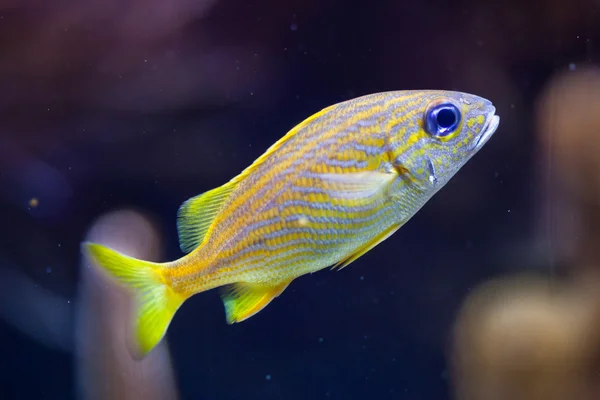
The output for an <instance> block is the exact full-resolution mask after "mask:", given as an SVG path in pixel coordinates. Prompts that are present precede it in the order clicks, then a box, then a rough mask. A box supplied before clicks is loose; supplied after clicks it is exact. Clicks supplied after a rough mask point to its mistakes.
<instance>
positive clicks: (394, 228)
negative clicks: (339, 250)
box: [331, 224, 402, 271]
mask: <svg viewBox="0 0 600 400" xmlns="http://www.w3.org/2000/svg"><path fill="white" fill-rule="evenodd" d="M401 226H402V224H397V225H393V226H392V227H390V228H389V229H388V230H386V231H383V232H382V233H380V234H379V235H378V236H375V238H373V239H372V240H371V241H370V242H367V243H365V244H364V245H363V246H362V247H359V248H358V249H357V250H356V251H355V252H354V253H352V254H350V255H349V256H348V257H346V258H344V259H343V260H340V261H339V262H338V263H337V264H335V265H334V266H333V267H331V269H336V268H337V269H338V271H339V270H341V269H342V268H345V267H347V266H348V265H350V264H351V263H353V262H354V261H356V260H358V259H359V258H360V257H361V256H363V255H364V254H365V253H367V252H368V251H369V250H371V249H372V248H373V247H375V246H377V245H378V244H379V243H381V242H383V241H384V240H386V239H387V238H389V237H390V236H392V235H393V234H394V233H395V232H396V231H397V230H398V229H400V227H401Z"/></svg>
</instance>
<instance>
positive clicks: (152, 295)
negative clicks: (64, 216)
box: [82, 243, 185, 358]
mask: <svg viewBox="0 0 600 400" xmlns="http://www.w3.org/2000/svg"><path fill="white" fill-rule="evenodd" d="M82 247H83V250H84V252H85V253H86V254H87V255H88V256H89V257H90V259H92V260H93V261H94V262H96V264H98V265H99V266H100V267H101V268H102V269H103V270H104V271H106V272H107V273H108V274H109V275H110V276H111V277H113V278H114V279H116V280H117V281H118V282H119V283H121V284H122V285H124V286H125V287H126V288H127V289H128V290H129V291H131V292H132V294H133V297H134V299H135V302H136V310H135V319H134V321H133V322H134V323H133V332H134V335H135V342H134V343H133V344H134V347H135V348H134V349H130V350H131V351H132V353H133V355H134V356H135V357H136V358H142V357H143V356H145V355H146V354H148V353H149V352H150V351H151V350H152V349H153V348H154V347H155V346H156V345H157V344H158V343H159V342H160V341H161V339H162V338H163V336H164V335H165V333H166V331H167V328H168V327H169V324H170V323H171V320H172V319H173V316H174V315H175V312H176V311H177V309H178V308H179V307H180V306H181V304H183V302H184V301H185V298H184V297H183V296H181V295H179V294H178V293H176V292H174V291H173V290H172V289H171V287H170V286H168V285H167V284H165V282H164V280H163V277H162V274H161V270H160V269H161V268H162V265H161V264H159V263H153V262H149V261H143V260H138V259H136V258H133V257H129V256H126V255H124V254H121V253H119V252H117V251H115V250H112V249H109V248H107V247H105V246H102V245H100V244H95V243H83V245H82Z"/></svg>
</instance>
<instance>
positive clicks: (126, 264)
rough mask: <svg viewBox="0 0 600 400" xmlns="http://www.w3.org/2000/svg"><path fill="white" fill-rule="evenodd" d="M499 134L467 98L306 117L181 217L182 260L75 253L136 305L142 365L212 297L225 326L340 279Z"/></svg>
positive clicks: (386, 95)
mask: <svg viewBox="0 0 600 400" xmlns="http://www.w3.org/2000/svg"><path fill="white" fill-rule="evenodd" d="M499 123H500V117H499V116H498V115H496V108H495V107H494V105H493V104H492V103H491V102H490V101H489V100H487V99H485V98H483V97H479V96H477V95H474V94H469V93H463V92H458V91H445V90H400V91H388V92H380V93H373V94H368V95H364V96H360V97H357V98H354V99H350V100H346V101H342V102H339V103H336V104H333V105H330V106H328V107H326V108H324V109H322V110H321V111H319V112H317V113H315V114H313V115H311V116H309V117H308V118H306V119H305V120H303V121H302V122H300V123H299V124H298V125H296V126H295V127H293V128H292V129H291V130H290V131H289V132H288V133H287V134H286V135H285V136H283V137H282V138H281V139H279V140H278V141H277V142H275V143H274V144H273V145H272V146H271V147H270V148H268V149H267V150H266V152H265V153H264V154H262V155H261V156H260V157H258V158H257V159H256V160H255V161H254V162H253V163H252V164H251V165H250V166H249V167H247V168H246V169H244V170H243V171H242V172H241V173H240V174H239V175H237V176H235V177H233V178H232V179H231V180H229V181H228V182H227V183H225V184H224V185H222V186H220V187H217V188H215V189H212V190H209V191H206V192H204V193H202V194H200V195H198V196H194V197H192V198H190V199H188V200H187V201H185V202H184V203H183V204H182V205H181V207H180V208H179V210H178V213H177V230H178V237H179V243H180V248H181V250H182V251H183V252H184V253H185V255H183V256H182V257H181V258H179V259H176V260H174V261H170V262H163V263H159V262H150V261H145V260H141V259H136V258H133V257H130V256H127V255H126V254H122V253H119V252H117V251H115V250H113V249H111V248H109V247H106V246H103V245H101V244H98V243H93V242H83V243H82V250H83V252H84V253H85V255H86V256H87V259H88V260H91V261H92V262H94V264H96V265H97V266H99V268H100V269H101V270H103V271H104V272H105V273H106V274H107V275H108V276H110V277H111V278H112V279H113V280H114V281H116V282H117V283H118V284H120V285H122V286H124V287H125V288H127V289H128V290H129V291H130V293H131V295H132V296H133V299H134V302H133V303H134V307H135V309H134V312H133V314H132V315H133V317H132V318H131V320H132V327H131V328H132V334H131V340H130V342H129V343H130V346H129V349H130V351H131V354H132V355H133V356H135V357H138V358H141V357H144V356H145V355H146V354H147V353H148V352H150V351H151V350H152V349H153V348H154V347H155V346H156V345H157V344H158V343H159V342H160V341H161V340H162V338H163V337H164V335H165V334H166V331H167V329H168V327H169V324H170V323H171V321H172V319H173V317H174V315H175V313H176V311H177V310H178V309H179V308H180V307H181V305H182V304H183V303H184V302H185V301H186V300H187V299H189V298H190V297H191V296H193V295H195V294H197V293H201V292H205V291H208V290H211V289H215V288H220V289H219V291H220V294H221V298H222V301H223V304H224V308H225V315H226V321H227V323H229V324H233V323H238V322H241V321H244V320H246V319H248V318H250V317H252V316H254V315H256V314H257V313H258V312H260V311H261V310H263V309H264V308H265V307H266V306H267V305H268V304H269V303H271V301H272V300H273V299H275V298H276V297H278V296H279V295H281V294H282V293H283V292H284V291H285V289H286V288H287V287H288V286H289V285H290V284H291V283H292V282H293V281H294V280H295V279H297V278H299V277H301V276H303V275H306V274H310V273H314V272H317V271H320V270H323V269H325V268H328V267H332V268H333V269H337V270H341V269H343V268H345V267H347V266H348V265H350V264H351V263H352V262H354V261H356V260H357V259H358V258H360V257H362V256H363V255H365V254H366V253H367V252H369V251H370V250H371V249H373V248H374V247H375V246H377V245H378V244H380V243H381V242H383V241H384V240H386V239H388V238H389V237H390V236H391V235H392V234H393V233H394V232H396V231H397V230H398V229H399V228H400V227H402V226H403V225H404V224H406V222H407V221H408V220H409V219H410V218H411V217H412V216H414V215H415V214H416V213H417V212H418V211H419V210H420V209H421V208H422V207H423V206H424V205H425V203H427V201H428V200H429V199H430V198H431V197H432V196H433V195H434V194H435V193H437V192H438V191H439V190H440V189H441V188H442V187H444V186H445V185H446V183H447V182H448V181H449V180H450V179H451V178H452V177H453V176H454V175H455V174H456V173H457V172H458V171H459V170H460V169H461V168H462V166H463V165H464V164H465V163H466V162H467V161H468V160H469V159H470V158H471V157H473V155H475V154H476V153H477V152H478V151H479V150H480V149H481V148H482V147H483V145H484V144H485V143H486V142H487V141H488V140H489V139H490V137H491V136H492V135H493V134H494V132H495V131H496V129H497V128H498V125H499Z"/></svg>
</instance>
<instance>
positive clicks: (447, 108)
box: [425, 103, 461, 137]
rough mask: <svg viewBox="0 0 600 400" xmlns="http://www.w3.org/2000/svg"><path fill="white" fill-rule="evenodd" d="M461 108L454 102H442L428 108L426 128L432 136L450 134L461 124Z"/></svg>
mask: <svg viewBox="0 0 600 400" xmlns="http://www.w3.org/2000/svg"><path fill="white" fill-rule="evenodd" d="M460 119H461V115H460V110H459V109H458V107H456V106H455V105H454V104H452V103H442V104H438V105H436V106H435V107H432V108H431V109H429V110H427V113H426V114H425V130H426V131H427V133H429V134H430V135H432V136H438V137H443V136H448V135H450V134H451V133H453V132H454V131H456V128H458V125H460Z"/></svg>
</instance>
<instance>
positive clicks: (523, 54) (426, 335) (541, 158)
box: [0, 0, 600, 400]
mask: <svg viewBox="0 0 600 400" xmlns="http://www.w3.org/2000/svg"><path fill="white" fill-rule="evenodd" d="M599 62H600V3H599V2H598V1H595V0H571V1H569V2H564V1H558V0H545V1H544V0H532V1H529V2H522V1H516V0H507V1H505V2H492V1H474V0H456V1H439V0H423V1H410V2H409V1H392V0H379V1H377V2H373V1H370V2H367V1H356V2H343V1H340V0H330V1H296V0H291V1H285V2H281V1H273V0H252V1H242V0H169V1H162V0H145V1H139V0H119V1H117V0H79V1H68V0H57V1H53V2H39V1H33V0H12V1H11V0H0V89H1V91H0V93H1V95H0V346H1V351H0V398H1V399H33V398H35V399H242V398H243V399H245V400H251V399H286V400H295V399H387V398H390V399H391V398H393V399H415V400H416V399H427V400H429V399H435V400H438V399H451V398H456V399H469V400H471V399H485V400H487V399H494V400H495V399H513V400H514V399H545V400H550V399H557V400H558V399H567V398H568V399H570V400H572V399H597V398H600V378H598V376H600V375H598V373H599V372H600V290H599V289H600V278H599V276H600V274H599V272H600V269H599V267H600V157H599V156H598V154H599V153H600V69H599V68H598V63H599ZM426 88H436V89H449V90H460V91H465V92H471V93H475V94H478V95H481V96H483V97H486V98H488V99H490V100H491V101H492V102H493V103H494V104H495V105H496V107H497V109H498V114H499V115H500V116H501V124H500V128H499V130H498V131H497V133H496V134H495V136H494V137H493V138H492V140H490V142H488V144H487V145H486V146H485V148H484V149H483V150H482V151H481V152H480V153H478V154H477V156H475V157H474V158H473V159H472V160H471V161H470V162H469V163H468V164H467V165H466V166H465V167H464V168H463V169H462V170H461V172H460V173H459V174H458V175H457V176H456V177H455V178H454V179H453V180H451V182H450V183H449V184H448V185H447V186H446V187H445V188H444V189H443V190H442V191H441V192H440V193H439V194H438V195H436V196H435V197H434V198H433V199H432V200H431V201H430V202H429V203H428V204H427V206H426V207H425V208H424V209H423V210H422V211H421V212H419V213H418V214H417V215H416V216H415V217H414V218H413V219H412V220H411V221H410V222H409V223H408V224H407V225H406V226H405V227H404V228H403V229H401V230H400V231H399V232H398V233H396V234H395V235H394V236H393V237H392V238H391V239H390V240H388V241H385V242H384V243H382V244H381V245H379V246H378V247H377V248H376V249H375V250H373V251H371V252H370V253H369V254H368V257H363V258H361V259H360V260H359V261H357V262H356V263H354V264H353V265H352V266H351V268H348V269H345V270H344V271H343V272H342V273H331V272H327V271H323V272H321V273H318V274H315V275H312V276H310V277H305V278H302V279H298V280H297V281H296V282H295V283H294V284H293V285H292V286H291V287H290V288H289V289H288V290H287V291H286V294H285V296H281V297H279V298H278V299H277V300H276V301H275V302H273V303H272V304H271V305H270V306H269V307H268V309H266V310H265V311H263V312H262V313H261V314H260V315H259V316H257V317H254V318H252V319H249V320H248V321H246V322H244V323H242V324H238V325H233V326H228V325H227V324H226V323H225V316H224V311H223V306H222V303H221V301H220V298H219V296H218V294H217V293H216V292H215V291H211V292H207V293H203V294H200V295H198V296H195V297H194V298H192V299H191V300H190V301H188V302H186V305H185V306H184V307H182V309H181V310H180V311H179V312H178V313H177V317H176V318H175V319H174V321H173V323H172V324H171V327H170V329H169V334H168V337H167V341H165V342H163V344H161V345H160V346H159V347H158V348H157V350H156V351H155V352H153V353H152V355H151V356H150V357H148V358H147V359H145V360H144V361H142V362H136V361H133V360H131V359H130V357H129V354H128V353H126V351H125V347H124V334H125V331H124V330H123V326H124V324H125V321H126V319H127V313H128V302H129V299H128V298H127V296H125V294H124V293H122V292H121V291H120V290H119V289H118V288H116V287H114V286H113V285H112V284H111V283H110V282H106V281H104V280H103V278H102V276H100V275H98V274H97V273H96V271H95V270H94V269H93V267H90V266H89V264H88V263H86V262H85V260H82V259H81V253H80V251H79V246H80V243H81V241H82V240H85V239H93V240H97V241H101V242H103V243H107V244H110V245H112V246H114V247H115V248H118V249H120V250H122V251H125V252H127V253H128V254H131V255H135V256H138V257H143V258H146V259H152V260H167V259H169V260H170V259H175V258H178V257H180V256H181V253H180V250H179V247H178V243H177V234H176V212H177V208H178V207H179V205H180V204H181V203H182V202H183V201H184V200H186V199H188V198H189V197H191V196H194V195H197V194H200V193H201V192H203V191H206V190H209V189H212V188H214V187H216V186H219V185H221V184H223V183H224V182H226V181H227V180H229V179H230V178H231V177H233V176H235V175H236V174H238V173H239V172H240V171H241V170H242V169H243V168H245V167H246V166H247V165H249V164H250V163H251V162H252V161H253V160H254V159H255V158H256V157H258V156H259V155H260V154H262V153H263V152H264V150H266V148H267V147H268V146H270V145H271V144H272V143H273V142H274V141H276V140H277V139H279V138H280V137H281V136H282V135H283V134H285V133H286V132H287V131H288V130H289V129H290V128H292V127H293V126H294V125H295V124H296V123H298V122H300V121H301V120H303V119H304V118H305V117H307V116H309V115H310V114H312V113H314V112H316V111H319V110H320V109H321V108H323V107H325V106H327V105H330V104H333V103H336V102H339V101H343V100H346V99H349V98H352V97H356V96H360V95H363V94H367V93H373V92H378V91H386V90H399V89H426ZM398 249H401V251H400V252H398Z"/></svg>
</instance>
